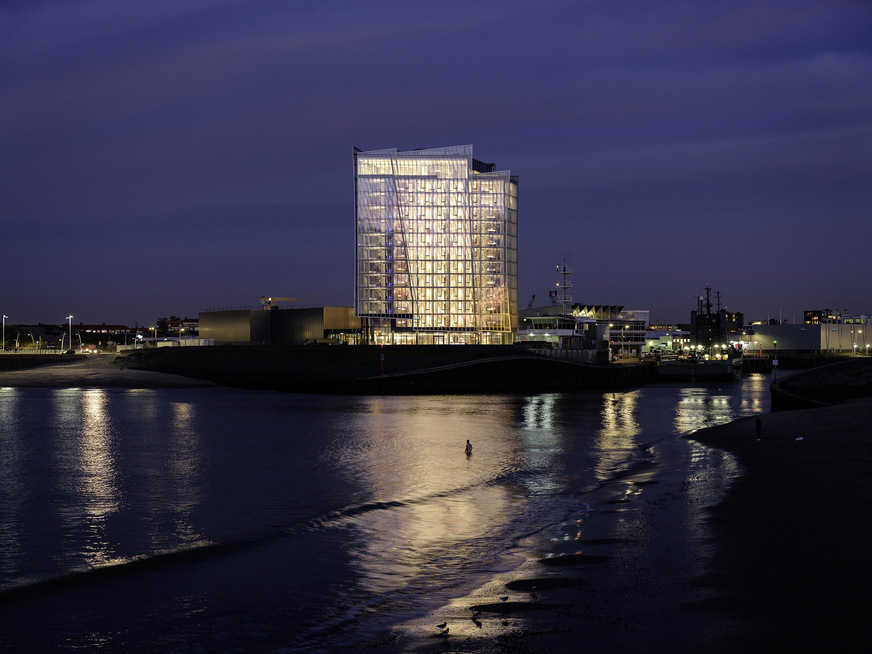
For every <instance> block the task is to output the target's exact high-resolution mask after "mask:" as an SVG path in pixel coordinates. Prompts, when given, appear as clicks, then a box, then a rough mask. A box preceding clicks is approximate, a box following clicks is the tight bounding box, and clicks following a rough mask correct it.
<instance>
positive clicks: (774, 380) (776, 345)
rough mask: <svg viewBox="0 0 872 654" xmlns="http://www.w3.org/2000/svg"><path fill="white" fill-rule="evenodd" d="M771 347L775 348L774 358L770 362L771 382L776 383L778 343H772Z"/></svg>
mask: <svg viewBox="0 0 872 654" xmlns="http://www.w3.org/2000/svg"><path fill="white" fill-rule="evenodd" d="M772 346H773V347H774V348H775V358H774V359H773V360H772V381H773V382H777V381H778V341H772Z"/></svg>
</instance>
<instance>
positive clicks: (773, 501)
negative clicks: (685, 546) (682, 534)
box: [693, 399, 872, 652]
mask: <svg viewBox="0 0 872 654" xmlns="http://www.w3.org/2000/svg"><path fill="white" fill-rule="evenodd" d="M761 419H762V422H763V430H762V440H760V441H757V440H756V437H755V435H754V434H755V428H754V419H753V418H748V419H744V420H738V421H736V422H733V423H730V424H728V425H724V426H721V427H716V428H713V429H709V430H705V431H701V432H698V433H696V434H694V435H693V438H696V439H698V440H700V441H702V442H704V443H708V444H710V445H714V446H716V447H719V448H723V449H726V450H729V451H732V452H735V453H736V454H737V455H738V456H739V458H740V460H741V461H742V462H743V463H744V464H745V465H746V466H747V474H745V475H743V476H742V477H741V478H740V479H739V480H738V481H737V483H736V484H735V485H734V486H733V488H732V489H731V490H730V493H729V495H728V497H727V499H726V500H725V501H724V502H723V503H722V504H720V505H719V506H717V507H715V508H714V510H713V513H712V516H713V520H714V526H715V528H716V532H717V534H718V539H719V542H718V549H717V552H716V555H715V558H714V568H715V570H714V572H713V573H712V574H711V576H710V577H709V578H707V579H706V580H705V582H706V583H709V584H711V585H712V586H713V587H714V588H715V589H716V590H717V591H718V595H719V597H717V598H716V599H714V600H712V601H711V602H710V603H709V605H708V608H710V609H712V610H716V611H720V612H726V613H728V614H730V615H735V616H737V617H739V618H741V619H742V620H743V621H744V622H746V623H747V624H748V625H749V626H750V627H751V632H750V633H748V634H744V635H741V634H740V635H736V636H734V637H732V638H729V639H726V640H724V641H723V642H722V645H723V646H724V650H725V651H738V650H739V648H740V647H741V648H743V649H746V650H747V649H751V650H753V651H763V650H769V651H772V650H776V649H778V650H783V649H787V648H790V649H792V650H793V651H818V652H822V651H847V650H849V649H854V648H856V647H857V645H858V644H857V640H858V638H859V639H862V641H865V640H866V631H867V625H868V610H867V605H866V602H867V601H868V596H869V590H870V582H872V561H870V545H872V528H870V525H869V518H870V507H872V426H870V425H872V399H862V400H854V401H852V402H848V403H845V404H840V405H836V406H832V407H825V408H818V409H804V410H798V411H789V412H784V413H773V414H768V415H764V416H761ZM797 439H801V440H797ZM863 648H864V649H865V647H863Z"/></svg>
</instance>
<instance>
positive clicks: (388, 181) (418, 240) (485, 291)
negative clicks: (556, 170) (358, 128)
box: [354, 145, 518, 345]
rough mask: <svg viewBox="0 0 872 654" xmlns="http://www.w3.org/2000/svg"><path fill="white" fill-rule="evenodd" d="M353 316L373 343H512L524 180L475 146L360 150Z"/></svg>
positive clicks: (356, 152)
mask: <svg viewBox="0 0 872 654" xmlns="http://www.w3.org/2000/svg"><path fill="white" fill-rule="evenodd" d="M354 213H355V239H356V240H355V245H356V248H355V258H356V262H355V287H356V294H355V299H354V309H355V314H356V315H358V316H360V317H361V318H362V319H364V321H363V322H364V328H365V329H366V331H367V337H368V341H369V342H370V343H375V344H422V345H423V344H446V345H447V344H449V343H467V344H485V345H488V344H493V345H499V344H511V343H512V342H513V341H514V335H515V333H516V332H517V329H518V178H517V177H516V176H512V175H511V174H510V173H509V172H508V171H498V170H496V166H495V165H494V164H486V163H482V162H481V161H478V160H476V159H473V157H472V146H471V145H462V146H457V147H448V148H434V149H429V150H412V151H410V152H398V151H397V150H396V149H389V150H371V151H368V152H364V151H361V150H358V149H356V148H355V150H354Z"/></svg>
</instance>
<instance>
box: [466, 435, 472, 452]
mask: <svg viewBox="0 0 872 654" xmlns="http://www.w3.org/2000/svg"><path fill="white" fill-rule="evenodd" d="M470 454H472V443H470V442H469V439H468V438H467V439H466V456H469V455H470Z"/></svg>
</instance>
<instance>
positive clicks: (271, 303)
mask: <svg viewBox="0 0 872 654" xmlns="http://www.w3.org/2000/svg"><path fill="white" fill-rule="evenodd" d="M296 299H297V298H295V297H275V296H269V297H267V296H266V295H261V296H260V303H261V304H262V305H263V308H264V309H266V310H269V309H278V307H277V306H275V303H276V302H294V301H296Z"/></svg>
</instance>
